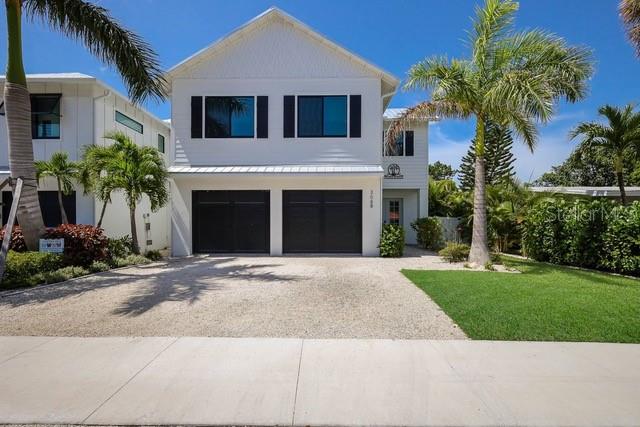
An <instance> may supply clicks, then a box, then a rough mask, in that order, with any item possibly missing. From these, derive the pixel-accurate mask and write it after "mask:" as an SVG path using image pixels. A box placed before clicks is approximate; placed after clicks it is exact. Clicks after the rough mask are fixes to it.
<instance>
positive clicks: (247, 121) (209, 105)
mask: <svg viewBox="0 0 640 427" xmlns="http://www.w3.org/2000/svg"><path fill="white" fill-rule="evenodd" d="M204 109H205V121H204V136H205V138H253V136H254V115H255V113H254V98H253V97H252V96H206V97H205V101H204Z"/></svg>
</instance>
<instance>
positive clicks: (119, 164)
mask: <svg viewBox="0 0 640 427" xmlns="http://www.w3.org/2000/svg"><path fill="white" fill-rule="evenodd" d="M105 138H108V139H111V140H113V141H114V144H113V145H112V146H111V149H112V150H113V155H112V156H111V157H109V158H108V159H105V160H106V161H105V163H104V164H103V168H104V169H103V172H102V177H101V178H100V181H103V182H106V184H102V185H105V186H106V187H108V188H109V189H110V190H111V191H113V190H122V191H123V192H124V194H125V198H126V201H127V205H128V206H129V218H130V221H131V238H132V240H133V252H134V253H136V254H139V253H140V246H139V244H138V233H137V230H136V206H137V205H138V203H140V201H141V200H142V196H144V195H146V196H147V197H148V198H149V201H150V202H151V210H152V211H154V212H155V211H157V210H158V209H159V208H161V207H162V206H164V205H165V204H166V203H167V201H168V200H169V193H168V190H167V177H168V176H169V174H168V173H167V169H166V167H165V165H164V160H163V159H162V156H161V155H160V154H159V153H158V150H157V149H155V148H153V147H141V146H139V145H136V144H135V143H134V142H133V141H132V140H131V139H130V138H129V137H128V136H127V135H126V134H124V133H122V132H112V133H109V134H107V135H105ZM99 185H100V184H99ZM98 188H100V187H98Z"/></svg>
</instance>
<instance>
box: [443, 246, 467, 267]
mask: <svg viewBox="0 0 640 427" xmlns="http://www.w3.org/2000/svg"><path fill="white" fill-rule="evenodd" d="M469 250H470V248H469V245H467V244H466V243H455V242H447V244H446V246H445V247H444V248H443V249H441V250H440V252H438V255H440V256H441V257H442V258H444V260H445V261H449V262H461V261H466V260H467V258H469Z"/></svg>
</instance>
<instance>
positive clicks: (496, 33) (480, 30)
mask: <svg viewBox="0 0 640 427" xmlns="http://www.w3.org/2000/svg"><path fill="white" fill-rule="evenodd" d="M518 7H519V6H518V3H517V2H515V1H512V0H486V2H485V4H484V7H476V19H475V21H474V25H473V27H474V31H473V33H472V36H471V47H472V51H473V52H472V58H473V63H474V64H476V65H477V66H478V68H479V69H480V72H481V73H484V72H485V71H486V70H487V67H486V65H487V60H488V58H490V57H491V56H492V54H493V49H494V48H495V41H496V40H499V39H500V38H502V37H504V36H506V34H507V33H508V31H509V29H510V28H511V26H512V24H513V19H514V15H515V13H516V11H517V10H518Z"/></svg>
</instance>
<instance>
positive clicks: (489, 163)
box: [458, 123, 516, 190]
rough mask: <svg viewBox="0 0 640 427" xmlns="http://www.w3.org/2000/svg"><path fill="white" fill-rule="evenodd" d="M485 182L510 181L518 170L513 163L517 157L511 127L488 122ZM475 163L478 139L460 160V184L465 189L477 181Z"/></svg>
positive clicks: (488, 183)
mask: <svg viewBox="0 0 640 427" xmlns="http://www.w3.org/2000/svg"><path fill="white" fill-rule="evenodd" d="M485 128H486V134H485V146H486V151H485V156H484V162H485V173H484V176H485V183H486V185H496V184H499V183H504V182H509V181H510V180H511V179H513V177H515V175H516V172H515V170H514V168H513V164H514V163H515V161H516V159H515V157H513V153H512V152H511V148H512V146H513V137H512V135H511V131H510V130H509V128H506V127H502V126H498V125H495V124H493V123H487V124H486V125H485ZM475 163H476V141H475V139H474V140H472V141H471V147H469V151H467V154H466V155H465V156H464V157H463V158H462V161H461V162H460V169H459V170H458V179H459V180H460V186H461V187H462V189H464V190H470V189H472V188H473V186H474V183H475V167H474V166H475Z"/></svg>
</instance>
